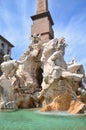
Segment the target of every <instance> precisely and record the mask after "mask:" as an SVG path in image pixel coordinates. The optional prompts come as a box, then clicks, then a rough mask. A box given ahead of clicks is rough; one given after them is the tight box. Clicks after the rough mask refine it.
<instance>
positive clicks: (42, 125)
mask: <svg viewBox="0 0 86 130" xmlns="http://www.w3.org/2000/svg"><path fill="white" fill-rule="evenodd" d="M0 130H86V116H80V115H77V116H72V115H68V114H61V113H59V114H58V113H51V114H49V113H45V114H44V113H43V114H41V113H40V112H38V111H36V110H18V111H8V112H6V111H4V112H0Z"/></svg>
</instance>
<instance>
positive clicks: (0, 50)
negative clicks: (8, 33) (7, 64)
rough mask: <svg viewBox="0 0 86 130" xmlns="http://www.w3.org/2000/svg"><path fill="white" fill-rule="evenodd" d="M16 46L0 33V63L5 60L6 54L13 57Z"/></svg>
mask: <svg viewBox="0 0 86 130" xmlns="http://www.w3.org/2000/svg"><path fill="white" fill-rule="evenodd" d="M13 47H14V46H13V45H12V44H11V43H10V42H9V41H8V40H7V39H6V38H4V37H3V36H1V35H0V64H1V63H2V62H3V56H4V55H7V54H8V55H10V57H11V50H12V48H13ZM1 74H2V73H1V70H0V75H1Z"/></svg>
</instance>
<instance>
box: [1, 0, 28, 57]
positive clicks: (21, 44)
mask: <svg viewBox="0 0 86 130" xmlns="http://www.w3.org/2000/svg"><path fill="white" fill-rule="evenodd" d="M20 3H21V0H18V1H17V0H15V7H16V8H15V9H13V10H12V9H10V8H11V4H13V3H12V1H11V3H9V1H8V4H7V3H5V2H3V1H2V2H1V8H0V19H1V20H2V21H1V20H0V21H1V22H0V25H1V27H2V28H0V33H1V35H3V36H4V37H5V38H7V39H8V40H9V41H10V42H12V43H13V44H14V45H15V48H13V51H12V57H13V58H16V59H18V58H19V57H20V55H21V54H22V53H23V52H24V50H25V49H26V48H27V47H28V45H29V42H30V40H29V37H30V29H31V28H30V27H31V20H30V16H28V15H30V12H29V11H28V12H29V13H28V12H27V0H22V4H20ZM8 5H9V6H8ZM3 23H4V24H3Z"/></svg>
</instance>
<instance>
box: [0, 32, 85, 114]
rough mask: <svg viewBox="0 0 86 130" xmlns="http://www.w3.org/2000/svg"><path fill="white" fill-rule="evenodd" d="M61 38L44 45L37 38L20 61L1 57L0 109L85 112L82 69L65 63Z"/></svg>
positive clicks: (76, 64) (74, 62) (36, 37)
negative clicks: (2, 59) (39, 108)
mask: <svg viewBox="0 0 86 130" xmlns="http://www.w3.org/2000/svg"><path fill="white" fill-rule="evenodd" d="M66 46H67V44H66V43H65V39H64V37H61V38H59V39H57V38H56V39H52V40H50V41H48V42H46V43H45V42H43V41H42V40H41V36H40V35H36V34H34V35H33V36H32V43H31V45H30V46H29V47H28V49H27V50H26V51H25V53H24V54H23V55H22V56H21V57H20V60H19V61H16V60H10V57H9V55H5V56H4V62H3V63H2V64H1V70H2V72H3V75H2V76H1V77H0V90H1V102H0V108H1V109H19V108H38V107H41V111H42V112H47V111H68V112H69V113H71V114H77V113H84V112H85V111H86V105H85V103H86V89H85V88H86V83H85V72H84V68H83V65H81V64H78V63H77V62H76V61H75V59H72V62H71V63H69V64H67V63H66V62H65V60H64V54H65V48H66Z"/></svg>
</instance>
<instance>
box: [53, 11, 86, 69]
mask: <svg viewBox="0 0 86 130" xmlns="http://www.w3.org/2000/svg"><path fill="white" fill-rule="evenodd" d="M85 12H86V9H84V10H83V12H81V13H80V14H78V15H76V14H75V15H73V16H72V17H71V19H70V21H69V23H68V24H67V25H65V26H63V25H62V24H59V26H58V25H56V26H55V27H54V30H55V36H56V37H61V36H64V37H65V38H66V43H68V44H69V46H68V47H67V49H66V55H65V59H66V60H67V61H70V60H71V58H72V57H75V58H76V59H77V61H78V62H79V63H82V64H84V67H85V69H86V57H85V53H86V36H85V35H86V13H85Z"/></svg>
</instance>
